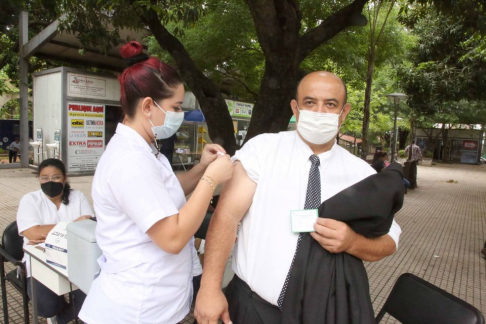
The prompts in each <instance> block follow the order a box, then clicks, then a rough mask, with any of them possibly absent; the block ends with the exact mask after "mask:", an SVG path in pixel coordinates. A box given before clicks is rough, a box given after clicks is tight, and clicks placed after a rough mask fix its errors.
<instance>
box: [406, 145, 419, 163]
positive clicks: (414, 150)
mask: <svg viewBox="0 0 486 324" xmlns="http://www.w3.org/2000/svg"><path fill="white" fill-rule="evenodd" d="M409 151H410V145H408V146H407V147H406V148H405V154H407V159H408V156H409ZM421 159H422V151H421V150H420V147H419V146H418V145H415V141H412V160H421Z"/></svg>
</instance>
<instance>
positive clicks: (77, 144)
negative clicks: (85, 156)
mask: <svg viewBox="0 0 486 324" xmlns="http://www.w3.org/2000/svg"><path fill="white" fill-rule="evenodd" d="M85 145H86V142H84V141H69V146H85Z"/></svg>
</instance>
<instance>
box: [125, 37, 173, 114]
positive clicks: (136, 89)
mask: <svg viewBox="0 0 486 324" xmlns="http://www.w3.org/2000/svg"><path fill="white" fill-rule="evenodd" d="M120 55H121V56H122V57H123V58H124V59H125V62H126V63H127V65H128V67H127V68H126V69H125V70H124V71H123V73H122V74H121V75H120V76H119V78H118V80H119V81H120V93H121V98H120V103H121V106H122V109H123V112H124V113H125V115H127V116H128V117H130V118H132V117H133V116H135V110H136V107H137V104H138V101H139V100H140V99H141V98H146V97H150V98H152V99H153V100H156V101H159V100H162V99H167V98H170V97H172V96H173V94H174V92H173V89H174V88H175V87H177V86H178V85H179V84H182V83H183V81H182V78H181V76H180V75H179V73H178V72H177V71H176V70H175V69H174V68H173V67H172V66H170V65H168V64H165V63H164V62H161V61H160V60H159V59H157V58H155V57H149V56H147V55H146V54H144V53H143V47H142V45H140V43H138V42H129V43H127V44H125V45H123V46H122V48H121V49H120Z"/></svg>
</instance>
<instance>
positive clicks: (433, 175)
mask: <svg viewBox="0 0 486 324" xmlns="http://www.w3.org/2000/svg"><path fill="white" fill-rule="evenodd" d="M418 177H419V180H418V184H419V188H418V189H415V190H409V193H408V194H407V195H406V196H405V204H404V206H403V208H402V210H401V211H400V212H399V213H398V214H397V216H396V220H397V222H398V223H399V224H400V225H401V227H402V230H403V233H402V236H401V240H400V247H399V250H398V252H397V253H395V255H393V256H392V257H389V258H387V259H385V260H382V261H380V262H375V263H368V264H367V265H366V267H367V270H368V275H369V278H370V289H371V297H372V300H373V306H374V308H375V311H377V310H379V309H380V308H381V306H382V305H383V303H384V301H385V299H386V297H387V296H388V294H389V293H390V290H391V288H392V286H393V284H394V282H395V280H396V279H397V277H398V276H399V275H400V274H402V273H405V272H411V273H414V274H416V275H418V276H419V277H422V278H424V279H425V280H427V281H429V282H431V283H433V284H435V285H437V286H439V287H441V288H443V289H445V290H447V291H448V292H450V293H452V294H454V295H456V296H458V297H459V298H462V299H464V300H466V301H467V302H469V303H471V304H472V305H474V306H475V307H477V308H478V309H480V310H481V311H482V312H483V314H486V260H485V259H483V258H482V257H481V254H480V252H479V251H480V248H481V247H482V245H483V243H484V241H485V240H486V165H480V166H475V165H442V164H439V165H434V166H432V167H420V166H419V168H418ZM449 180H452V182H448V181H449ZM70 182H71V185H72V187H73V188H76V189H78V190H81V191H83V192H84V193H85V194H86V195H87V196H88V197H89V199H91V197H90V192H91V182H92V177H73V178H71V179H70ZM38 188H39V185H38V182H37V179H36V178H35V174H34V173H33V170H25V169H24V170H21V169H12V170H0V231H1V232H3V229H4V228H5V226H7V225H8V224H9V223H10V222H12V221H13V220H14V219H15V215H16V211H17V206H18V202H19V200H20V198H21V197H22V195H24V194H25V193H27V192H29V191H33V190H37V189H38ZM9 313H10V314H11V317H12V319H11V323H14V324H17V323H23V320H22V306H21V302H20V298H18V294H17V292H16V291H12V290H11V289H10V290H9ZM189 318H190V316H188V319H187V320H186V321H185V323H188V324H189V323H192V320H189ZM385 319H386V320H383V321H382V323H395V321H394V320H393V319H388V318H385ZM2 321H3V312H2V311H0V322H2Z"/></svg>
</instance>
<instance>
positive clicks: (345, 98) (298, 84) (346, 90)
mask: <svg viewBox="0 0 486 324" xmlns="http://www.w3.org/2000/svg"><path fill="white" fill-rule="evenodd" d="M310 73H313V72H310ZM310 73H307V74H306V75H304V76H303V77H302V78H301V79H300V80H299V82H297V86H296V87H295V91H294V99H295V100H297V101H298V97H299V86H300V83H301V82H302V80H304V78H305V77H306V76H308V75H309V74H310ZM339 80H341V83H342V84H343V87H344V103H343V106H344V105H345V104H346V103H347V102H348V87H347V86H346V83H344V81H343V79H341V78H339Z"/></svg>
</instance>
